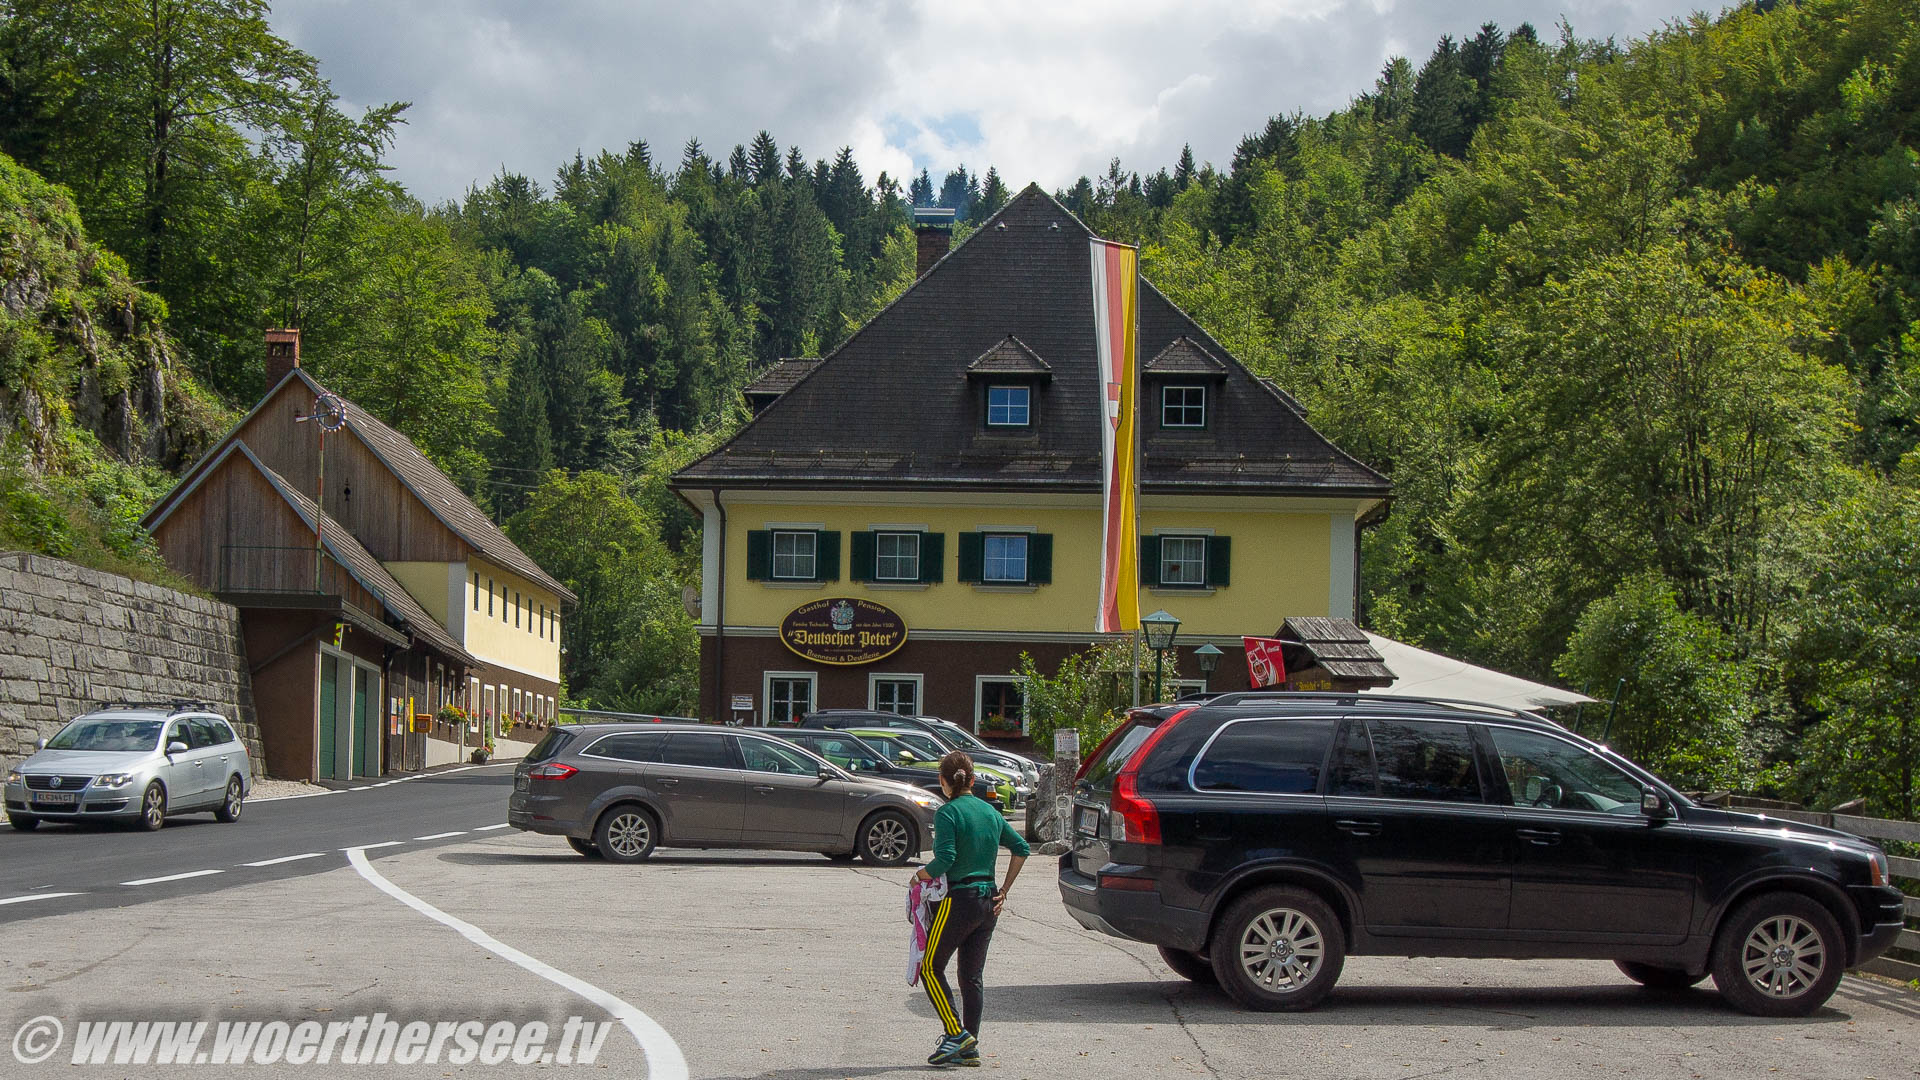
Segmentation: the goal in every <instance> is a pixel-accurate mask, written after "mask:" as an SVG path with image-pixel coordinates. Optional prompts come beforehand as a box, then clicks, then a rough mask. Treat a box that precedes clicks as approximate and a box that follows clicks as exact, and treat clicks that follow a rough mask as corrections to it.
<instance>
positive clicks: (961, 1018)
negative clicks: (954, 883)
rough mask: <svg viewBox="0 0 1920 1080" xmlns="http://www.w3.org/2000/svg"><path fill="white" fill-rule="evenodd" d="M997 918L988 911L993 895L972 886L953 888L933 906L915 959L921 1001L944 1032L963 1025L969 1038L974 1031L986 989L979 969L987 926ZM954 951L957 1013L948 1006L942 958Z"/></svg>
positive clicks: (984, 953)
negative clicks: (937, 1018)
mask: <svg viewBox="0 0 1920 1080" xmlns="http://www.w3.org/2000/svg"><path fill="white" fill-rule="evenodd" d="M998 921H999V917H998V916H996V915H995V914H994V913H993V898H992V897H990V896H988V895H987V894H985V893H981V892H978V891H975V890H971V889H968V890H963V891H960V892H956V893H954V894H952V895H950V896H948V897H946V898H945V899H943V900H941V901H940V902H939V903H938V904H936V905H934V908H933V919H932V921H931V922H930V923H929V925H928V929H927V954H926V955H925V956H923V957H921V958H920V983H921V985H923V986H925V987H926V988H927V999H928V1000H929V1001H931V1002H933V1011H934V1012H935V1013H938V1014H939V1016H940V1023H941V1024H943V1025H945V1027H946V1029H947V1034H949V1035H958V1034H960V1032H961V1031H962V1030H963V1029H964V1030H966V1031H967V1032H969V1033H971V1034H972V1035H973V1036H974V1037H975V1038H978V1037H979V1035H980V1006H981V1004H982V1002H981V999H982V997H983V996H984V995H985V993H986V987H985V984H984V983H983V982H982V981H981V977H980V975H981V972H982V971H984V970H986V966H987V946H988V945H989V944H990V943H991V942H992V941H993V927H994V924H995V923H997V922H998ZM956 950H957V951H958V952H959V953H960V1001H961V1011H960V1012H959V1013H958V1014H956V1013H955V1012H954V1010H953V990H952V989H951V988H950V987H948V985H947V960H948V958H949V957H951V956H952V955H953V954H954V952H955V951H956Z"/></svg>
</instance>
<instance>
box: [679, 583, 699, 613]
mask: <svg viewBox="0 0 1920 1080" xmlns="http://www.w3.org/2000/svg"><path fill="white" fill-rule="evenodd" d="M680 606H681V607H683V608H686V609H687V617H688V618H690V619H698V618H699V617H700V587H699V586H698V585H689V586H687V587H686V588H684V589H681V590H680Z"/></svg>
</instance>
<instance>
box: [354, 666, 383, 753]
mask: <svg viewBox="0 0 1920 1080" xmlns="http://www.w3.org/2000/svg"><path fill="white" fill-rule="evenodd" d="M379 690H380V675H379V673H378V672H376V671H374V670H373V669H372V668H370V667H362V666H360V665H359V664H355V665H354V668H353V747H354V751H355V755H354V769H353V771H354V775H356V776H379V775H380V742H381V739H380V736H381V734H382V731H381V727H380V717H379V711H380V695H379Z"/></svg>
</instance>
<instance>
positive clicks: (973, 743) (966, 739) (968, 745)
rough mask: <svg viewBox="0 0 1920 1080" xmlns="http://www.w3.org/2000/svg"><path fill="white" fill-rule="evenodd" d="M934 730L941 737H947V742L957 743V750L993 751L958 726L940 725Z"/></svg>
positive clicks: (969, 732)
mask: <svg viewBox="0 0 1920 1080" xmlns="http://www.w3.org/2000/svg"><path fill="white" fill-rule="evenodd" d="M934 730H935V731H938V732H939V733H940V734H942V735H945V736H946V737H947V741H948V742H950V743H959V744H960V746H959V749H961V750H991V749H993V747H991V746H988V745H987V744H986V743H983V742H981V741H980V740H979V739H978V738H976V737H975V736H974V734H973V732H971V731H968V730H967V729H966V728H963V727H961V726H959V725H958V724H940V725H937V726H936V727H935V728H934Z"/></svg>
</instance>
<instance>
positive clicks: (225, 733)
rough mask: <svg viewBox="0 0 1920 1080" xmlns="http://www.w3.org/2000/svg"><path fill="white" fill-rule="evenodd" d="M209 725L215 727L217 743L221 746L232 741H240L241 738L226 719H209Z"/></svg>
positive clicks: (214, 732)
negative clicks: (228, 724) (235, 733)
mask: <svg viewBox="0 0 1920 1080" xmlns="http://www.w3.org/2000/svg"><path fill="white" fill-rule="evenodd" d="M207 726H208V727H210V728H212V729H213V737H214V740H215V742H216V743H217V744H219V745H221V746H225V745H226V744H227V743H230V742H238V741H239V739H238V738H237V737H236V736H235V735H234V734H233V729H232V728H230V727H228V726H227V722H226V721H225V720H220V719H209V720H208V721H207Z"/></svg>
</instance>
